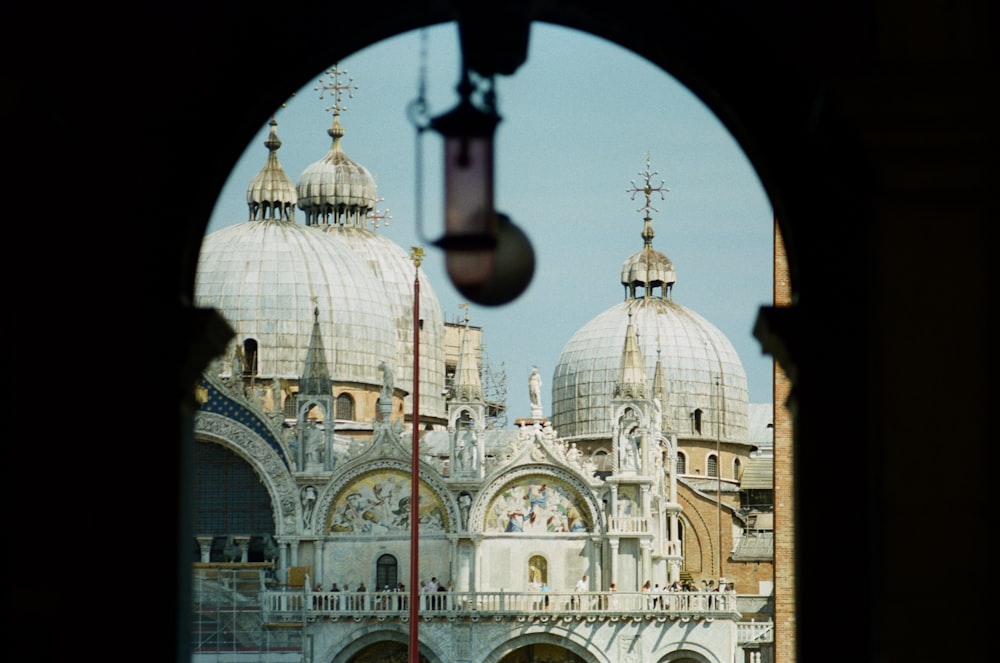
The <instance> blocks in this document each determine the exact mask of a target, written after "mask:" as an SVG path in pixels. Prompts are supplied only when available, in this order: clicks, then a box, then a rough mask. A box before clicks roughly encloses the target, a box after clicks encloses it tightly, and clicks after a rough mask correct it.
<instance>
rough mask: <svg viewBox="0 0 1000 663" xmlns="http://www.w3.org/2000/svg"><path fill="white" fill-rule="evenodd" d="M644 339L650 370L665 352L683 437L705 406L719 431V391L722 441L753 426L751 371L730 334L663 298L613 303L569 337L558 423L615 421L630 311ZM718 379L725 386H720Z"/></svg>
mask: <svg viewBox="0 0 1000 663" xmlns="http://www.w3.org/2000/svg"><path fill="white" fill-rule="evenodd" d="M630 311H631V313H632V322H633V324H634V325H635V329H636V333H637V335H638V337H639V347H640V350H641V352H642V356H643V360H644V367H645V370H646V376H647V379H648V382H649V384H650V392H652V378H653V375H654V374H655V370H656V362H657V359H658V358H659V360H660V362H661V368H662V371H663V376H664V379H665V381H666V389H667V402H668V412H667V415H668V420H669V421H670V423H671V427H672V428H673V429H674V431H676V432H678V433H680V434H681V435H682V436H683V437H688V436H690V435H692V434H693V426H692V423H691V420H692V413H693V412H694V411H695V410H696V409H701V410H702V412H703V413H704V416H705V420H706V422H707V423H708V424H709V425H708V426H706V427H704V428H703V429H702V432H703V433H705V434H707V435H708V436H710V437H712V436H714V435H715V431H716V426H715V423H714V422H715V421H716V420H717V416H716V413H717V412H718V408H717V403H718V402H719V398H720V393H721V399H722V404H723V408H724V411H725V414H724V415H723V419H724V422H723V424H724V426H723V430H724V432H723V436H722V437H723V439H728V440H732V439H743V438H745V437H746V432H747V402H748V399H749V394H748V391H747V377H746V371H745V370H744V369H743V363H742V362H741V361H740V358H739V356H738V355H737V354H736V350H735V348H733V345H732V343H731V342H730V341H729V339H728V338H726V336H725V335H724V334H723V333H722V332H721V331H719V329H718V328H716V327H715V326H714V325H712V324H711V323H710V322H708V321H707V320H705V319H704V318H703V317H701V316H700V315H698V314H697V313H695V312H694V311H691V310H690V309H687V308H685V307H683V306H681V305H680V304H678V303H676V302H673V301H670V300H666V299H661V298H653V297H650V298H639V299H631V300H628V301H624V302H621V303H619V304H616V305H615V306H612V307H611V308H609V309H607V310H606V311H604V312H603V313H601V314H599V315H598V316H597V317H595V318H593V319H592V320H590V321H589V322H588V323H587V324H585V325H584V326H583V327H581V328H580V329H579V330H577V332H576V333H575V334H573V336H572V337H571V338H570V340H569V341H568V342H567V343H566V346H565V347H564V348H563V351H562V353H561V354H560V356H559V362H558V363H557V364H556V368H555V373H554V375H553V378H552V426H553V427H554V428H555V429H556V430H557V431H559V434H560V435H562V436H567V437H574V436H585V437H606V436H610V435H611V427H612V423H613V418H612V414H613V413H612V411H611V398H612V394H613V393H614V387H615V383H616V381H617V380H618V376H619V371H620V368H621V361H622V348H623V347H624V344H625V331H626V329H627V328H628V323H629V312H630ZM716 377H719V378H720V379H719V387H718V388H717V387H716V385H715V381H716Z"/></svg>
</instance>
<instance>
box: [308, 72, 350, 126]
mask: <svg viewBox="0 0 1000 663" xmlns="http://www.w3.org/2000/svg"><path fill="white" fill-rule="evenodd" d="M338 64H340V63H334V65H333V67H331V68H329V69H327V70H326V74H327V75H328V76H329V77H330V82H329V83H324V82H323V79H322V78H320V79H319V85H317V86H316V87H314V88H313V89H314V90H319V98H320V99H322V98H323V97H324V95H326V93H327V92H329V93H330V94H331V95H332V96H333V98H334V101H333V105H332V106H327V107H326V109H325V110H328V111H331V110H332V111H333V114H334V115H340V113H341V111H345V110H347V106H344V105H343V104H342V103H341V102H342V101H343V100H344V92H345V91H346V92H347V98H348V99H353V98H354V91H355V90H357V89H358V86H357V85H353V83H354V79H353V78H348V79H347V82H346V83H341V82H340V77H341V76H344V75H345V74H347V72H346V71H341V70H339V69H337V65H338Z"/></svg>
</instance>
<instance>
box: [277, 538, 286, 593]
mask: <svg viewBox="0 0 1000 663" xmlns="http://www.w3.org/2000/svg"><path fill="white" fill-rule="evenodd" d="M275 540H276V541H277V542H278V569H277V572H276V575H277V577H278V582H280V583H281V584H282V585H287V584H288V539H287V538H285V537H281V538H280V539H279V538H276V539H275Z"/></svg>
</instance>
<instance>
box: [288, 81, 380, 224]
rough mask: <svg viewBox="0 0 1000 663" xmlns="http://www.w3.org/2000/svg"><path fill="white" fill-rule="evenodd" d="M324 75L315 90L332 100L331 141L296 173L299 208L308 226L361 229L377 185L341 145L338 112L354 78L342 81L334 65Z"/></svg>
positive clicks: (372, 203)
mask: <svg viewBox="0 0 1000 663" xmlns="http://www.w3.org/2000/svg"><path fill="white" fill-rule="evenodd" d="M324 73H325V75H326V76H325V77H324V78H320V79H319V80H318V83H317V85H316V86H315V88H314V89H315V90H318V91H319V93H320V94H319V96H320V99H322V98H324V97H325V96H326V95H327V93H329V94H330V96H331V97H333V103H332V104H331V105H330V106H327V108H326V110H328V111H332V112H333V126H331V127H330V128H329V129H328V130H327V134H329V135H330V137H331V138H333V143H332V145H331V146H330V150H329V151H328V152H327V153H326V155H325V156H324V157H323V158H322V159H320V160H319V161H317V162H316V163H314V164H312V165H310V166H308V167H306V169H305V170H304V171H302V174H301V175H300V176H299V182H298V186H297V191H298V196H299V209H301V210H302V211H304V212H305V213H306V225H307V226H326V227H327V228H326V229H327V230H331V229H332V228H333V227H334V226H337V227H342V226H348V227H351V228H364V226H365V222H366V218H367V215H368V212H370V211H371V210H372V209H374V207H375V203H376V201H377V198H378V195H377V193H378V188H377V187H376V185H375V178H374V177H372V174H371V173H370V172H368V169H366V168H365V167H364V166H362V165H361V164H358V163H355V162H353V161H351V160H350V159H349V158H348V157H347V155H346V154H345V153H344V150H343V148H341V145H340V141H341V138H343V137H344V128H343V127H342V126H341V124H340V114H341V113H342V112H344V111H345V110H347V107H346V106H344V103H343V102H344V99H345V94H346V98H349V99H353V98H354V90H356V89H357V88H358V86H357V85H354V79H353V78H348V79H346V82H344V78H343V77H344V76H345V74H347V72H346V71H344V70H342V69H340V68H339V67H338V65H337V64H334V66H333V67H331V68H330V69H327V70H326V72H324Z"/></svg>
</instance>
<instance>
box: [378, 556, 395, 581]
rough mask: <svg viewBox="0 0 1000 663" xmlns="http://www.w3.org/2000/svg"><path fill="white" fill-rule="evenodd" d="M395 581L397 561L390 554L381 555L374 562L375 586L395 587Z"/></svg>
mask: <svg viewBox="0 0 1000 663" xmlns="http://www.w3.org/2000/svg"><path fill="white" fill-rule="evenodd" d="M397 583H399V561H398V560H397V559H396V558H395V557H394V556H392V555H389V554H386V555H382V556H381V557H379V558H378V561H377V562H376V563H375V588H376V589H385V588H386V587H388V588H389V589H396V585H397Z"/></svg>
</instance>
